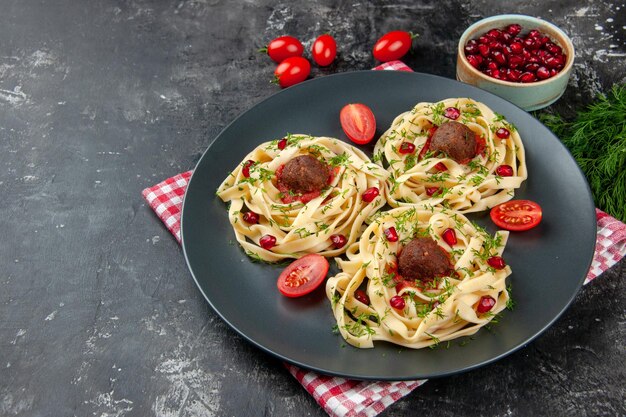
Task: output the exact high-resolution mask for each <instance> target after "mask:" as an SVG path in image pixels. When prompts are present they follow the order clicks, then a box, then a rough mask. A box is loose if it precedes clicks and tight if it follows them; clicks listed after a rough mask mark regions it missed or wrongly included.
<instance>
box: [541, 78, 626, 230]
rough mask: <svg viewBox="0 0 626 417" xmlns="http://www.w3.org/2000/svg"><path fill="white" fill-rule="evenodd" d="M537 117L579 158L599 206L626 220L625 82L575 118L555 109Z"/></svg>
mask: <svg viewBox="0 0 626 417" xmlns="http://www.w3.org/2000/svg"><path fill="white" fill-rule="evenodd" d="M538 117H539V120H541V122H543V123H544V124H545V125H546V126H548V127H549V128H550V129H551V130H552V131H553V132H554V133H555V134H556V136H558V137H559V138H560V139H561V141H562V142H563V144H564V145H565V146H566V147H567V148H568V149H569V150H570V152H571V153H572V156H573V157H574V159H576V162H578V165H579V166H580V168H581V169H582V171H583V172H584V173H585V176H586V177H587V181H589V186H590V187H591V191H592V193H593V197H594V200H595V204H596V206H597V207H598V208H600V209H602V210H604V211H606V212H607V213H609V214H610V215H612V216H613V217H615V218H617V219H619V220H621V221H626V85H624V84H622V85H614V86H613V88H612V89H611V91H610V92H609V93H608V94H607V95H600V96H599V97H598V98H597V99H596V101H595V102H593V103H592V104H590V105H589V106H587V107H586V108H585V109H584V110H582V111H579V112H578V113H577V115H576V117H575V118H574V120H572V121H568V120H565V119H563V118H562V117H561V116H560V115H557V114H552V113H540V114H539V115H538Z"/></svg>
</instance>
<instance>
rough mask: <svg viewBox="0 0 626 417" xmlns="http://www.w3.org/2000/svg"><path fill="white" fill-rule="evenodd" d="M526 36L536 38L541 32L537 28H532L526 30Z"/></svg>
mask: <svg viewBox="0 0 626 417" xmlns="http://www.w3.org/2000/svg"><path fill="white" fill-rule="evenodd" d="M526 36H527V37H529V38H532V39H537V38H540V37H541V32H539V31H538V30H537V29H533V30H531V31H530V32H528V35H526Z"/></svg>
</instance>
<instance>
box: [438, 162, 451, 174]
mask: <svg viewBox="0 0 626 417" xmlns="http://www.w3.org/2000/svg"><path fill="white" fill-rule="evenodd" d="M435 169H436V170H437V171H439V172H441V171H447V170H448V167H447V166H446V164H444V163H443V162H439V163H437V165H435Z"/></svg>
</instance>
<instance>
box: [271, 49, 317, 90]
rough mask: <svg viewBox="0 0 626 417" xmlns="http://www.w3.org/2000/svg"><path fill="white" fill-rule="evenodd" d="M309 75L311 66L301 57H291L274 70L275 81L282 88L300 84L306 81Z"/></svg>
mask: <svg viewBox="0 0 626 417" xmlns="http://www.w3.org/2000/svg"><path fill="white" fill-rule="evenodd" d="M310 73H311V64H310V63H309V61H308V60H307V59H306V58H302V57H301V56H292V57H291V58H287V59H285V60H284V61H283V62H281V63H280V64H278V66H277V67H276V70H274V76H275V77H276V81H277V82H278V85H280V86H281V87H282V88H285V87H291V86H292V85H294V84H298V83H301V82H302V81H304V80H306V79H307V77H308V76H309V74H310Z"/></svg>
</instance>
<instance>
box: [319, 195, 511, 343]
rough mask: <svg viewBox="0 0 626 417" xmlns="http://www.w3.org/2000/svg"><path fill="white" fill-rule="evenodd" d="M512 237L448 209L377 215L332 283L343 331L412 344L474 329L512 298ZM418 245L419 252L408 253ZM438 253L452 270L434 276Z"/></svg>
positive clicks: (351, 337)
mask: <svg viewBox="0 0 626 417" xmlns="http://www.w3.org/2000/svg"><path fill="white" fill-rule="evenodd" d="M396 237H397V239H396ZM507 238H508V232H504V231H499V232H497V233H496V234H495V235H494V236H491V235H490V234H489V233H487V232H486V231H485V230H484V229H481V228H480V227H478V226H477V225H475V224H473V223H471V222H470V221H468V219H467V218H466V217H465V216H463V215H462V214H460V213H458V212H453V211H450V210H447V209H444V208H434V209H432V210H420V209H417V208H415V207H399V208H395V209H392V210H390V211H386V212H381V213H379V214H378V215H376V218H375V220H374V221H373V222H372V223H371V224H370V225H369V226H368V227H367V229H366V230H365V231H364V233H363V235H362V236H361V238H360V240H359V241H358V242H356V243H354V244H352V245H351V246H350V248H349V249H348V251H347V252H346V255H347V260H344V259H337V263H338V265H339V268H340V270H341V272H339V273H338V274H337V275H335V276H333V277H331V278H329V279H328V280H327V283H326V295H327V297H328V299H329V300H330V302H331V306H332V311H333V314H334V316H335V319H336V320H337V328H338V330H339V332H340V333H341V335H342V336H343V337H344V338H345V340H346V341H347V342H348V343H349V344H351V345H353V346H356V347H360V348H371V347H373V345H374V342H375V341H388V342H391V343H395V344H398V345H402V346H405V347H408V348H414V349H419V348H423V347H427V346H433V345H436V344H438V343H440V342H443V341H447V340H451V339H454V338H458V337H460V336H467V335H471V334H474V333H476V332H477V331H478V330H479V329H480V328H481V327H482V326H484V325H486V324H488V323H489V322H490V321H491V320H492V319H493V318H494V317H495V315H496V314H498V313H499V312H500V311H502V310H503V309H504V308H505V307H506V305H507V302H508V300H509V293H508V290H507V288H506V283H505V279H506V277H507V276H508V275H509V274H510V273H511V269H510V267H509V266H508V265H506V264H505V262H504V259H503V258H502V252H503V250H504V247H505V245H506V241H507ZM394 240H395V241H394ZM413 242H417V243H418V245H417V246H418V247H419V248H420V249H418V250H413V251H412V253H408V252H409V251H411V249H409V246H410V245H411V244H412V243H413ZM425 248H428V249H425ZM437 251H439V252H440V253H439V255H440V256H439V258H440V259H439V261H437V262H435V261H436V260H437V259H436V256H434V255H436V254H435V253H434V252H437ZM403 252H406V253H403ZM441 256H445V257H446V260H445V262H444V266H446V268H444V270H445V269H448V270H449V273H444V274H434V275H432V276H429V275H431V274H432V273H431V272H429V271H433V270H435V269H436V268H437V267H438V265H437V263H439V265H440V264H441V262H442V261H441ZM448 262H449V264H446V263H448ZM413 273H416V274H418V275H419V274H422V276H420V277H418V278H409V277H410V276H411V275H412V274H413Z"/></svg>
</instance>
